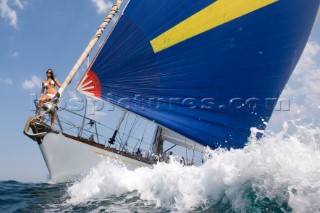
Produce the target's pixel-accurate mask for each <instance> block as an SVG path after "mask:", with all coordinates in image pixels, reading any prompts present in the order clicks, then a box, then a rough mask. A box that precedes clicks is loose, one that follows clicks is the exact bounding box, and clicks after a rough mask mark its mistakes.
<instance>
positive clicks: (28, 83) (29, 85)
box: [22, 75, 41, 89]
mask: <svg viewBox="0 0 320 213" xmlns="http://www.w3.org/2000/svg"><path fill="white" fill-rule="evenodd" d="M22 88H23V89H33V88H38V89H40V88H41V78H40V77H38V76H35V75H33V76H32V77H31V79H30V80H28V79H26V80H24V81H23V83H22Z"/></svg>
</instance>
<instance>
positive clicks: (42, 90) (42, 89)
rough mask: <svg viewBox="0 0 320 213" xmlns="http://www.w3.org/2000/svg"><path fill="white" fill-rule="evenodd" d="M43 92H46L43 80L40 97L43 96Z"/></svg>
mask: <svg viewBox="0 0 320 213" xmlns="http://www.w3.org/2000/svg"><path fill="white" fill-rule="evenodd" d="M43 93H44V81H42V88H41V93H40V98H41V97H42V96H43Z"/></svg>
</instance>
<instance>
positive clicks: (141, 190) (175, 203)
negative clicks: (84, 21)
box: [0, 124, 320, 212]
mask: <svg viewBox="0 0 320 213" xmlns="http://www.w3.org/2000/svg"><path fill="white" fill-rule="evenodd" d="M207 157H208V159H207V160H206V161H205V163H204V164H203V165H201V166H199V167H195V166H183V165H181V164H180V163H179V162H177V161H175V160H174V159H173V160H172V161H171V162H170V163H169V164H167V163H158V164H157V165H155V166H154V167H153V168H147V167H145V168H138V169H136V170H134V171H130V170H127V169H126V168H125V167H124V166H123V165H121V164H117V163H115V162H113V161H104V162H102V163H101V164H99V165H97V166H96V167H95V168H93V169H92V170H91V171H90V172H89V173H88V174H87V175H85V176H84V177H83V178H81V179H79V180H77V181H75V182H71V183H59V184H55V183H51V182H48V183H38V184H35V183H32V184H31V183H19V182H15V181H5V182H0V212H320V130H319V128H317V127H312V126H298V125H293V124H285V125H284V128H283V131H282V132H280V133H277V134H273V133H267V134H266V136H265V137H263V138H262V140H260V141H256V140H254V139H251V140H250V141H249V143H248V145H247V146H246V147H245V148H244V149H236V150H224V149H217V150H214V151H208V153H207Z"/></svg>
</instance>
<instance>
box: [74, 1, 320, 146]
mask: <svg viewBox="0 0 320 213" xmlns="http://www.w3.org/2000/svg"><path fill="white" fill-rule="evenodd" d="M318 8H319V0H308V1H306V0H218V1H214V0H201V1H199V0H183V1H181V0H131V1H130V3H129V4H128V6H127V8H126V10H125V12H124V14H123V15H122V16H121V18H120V19H119V20H118V22H117V24H116V26H115V28H114V29H113V31H112V33H111V35H110V36H109V37H108V39H107V40H106V41H105V44H104V46H103V47H102V48H101V50H100V52H99V53H98V55H97V56H96V59H95V60H94V62H93V64H92V65H91V67H90V68H89V69H88V70H87V72H86V73H85V75H84V77H83V78H82V81H81V82H80V84H79V86H78V90H79V91H82V92H83V93H85V94H87V95H91V96H94V97H97V98H100V99H103V100H107V101H109V102H111V103H113V104H116V105H118V106H120V107H123V108H126V109H128V110H130V111H132V112H134V113H137V114H139V115H141V116H143V117H146V118H148V119H150V120H152V121H155V122H156V123H158V124H160V125H162V126H165V127H167V128H169V129H171V130H173V131H175V132H178V133H180V134H182V135H184V136H186V137H188V138H190V139H192V140H195V141H197V142H199V143H201V144H202V145H204V146H206V145H208V146H210V147H211V148H216V147H226V148H231V147H232V148H242V147H244V145H245V143H246V142H247V138H248V136H249V135H250V128H251V127H256V128H258V129H261V130H263V129H265V127H266V122H267V121H268V120H269V118H270V116H271V114H272V111H273V109H274V107H275V104H276V101H277V99H278V98H279V96H280V94H281V92H282V90H283V88H284V86H285V84H286V83H287V81H288V79H289V77H290V75H291V73H292V71H293V70H294V68H295V66H296V64H297V62H298V60H299V58H300V56H301V53H302V51H303V49H304V47H305V44H306V42H307V40H308V37H309V34H310V31H311V29H312V26H313V24H314V21H315V17H316V14H317V11H318Z"/></svg>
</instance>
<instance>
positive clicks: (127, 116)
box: [119, 114, 129, 150]
mask: <svg viewBox="0 0 320 213" xmlns="http://www.w3.org/2000/svg"><path fill="white" fill-rule="evenodd" d="M128 119H129V114H127V115H126V123H125V125H124V130H123V132H124V133H125V132H126V129H127V124H128ZM123 141H124V134H122V138H121V144H120V148H119V149H120V150H121V149H122V148H123V146H124V145H123Z"/></svg>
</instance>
